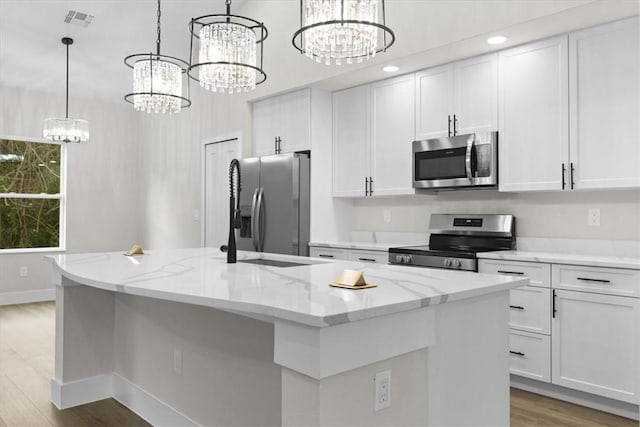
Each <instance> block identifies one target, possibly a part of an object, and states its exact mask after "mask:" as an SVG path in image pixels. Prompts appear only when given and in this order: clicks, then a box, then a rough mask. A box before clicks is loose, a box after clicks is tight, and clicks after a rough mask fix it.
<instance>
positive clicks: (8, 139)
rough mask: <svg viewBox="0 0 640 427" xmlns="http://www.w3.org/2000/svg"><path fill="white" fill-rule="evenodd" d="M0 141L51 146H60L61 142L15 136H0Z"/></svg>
mask: <svg viewBox="0 0 640 427" xmlns="http://www.w3.org/2000/svg"><path fill="white" fill-rule="evenodd" d="M0 139H5V140H7V141H23V142H39V143H41V144H52V145H62V146H64V144H62V141H50V140H48V139H45V138H35V137H31V136H17V135H4V134H0Z"/></svg>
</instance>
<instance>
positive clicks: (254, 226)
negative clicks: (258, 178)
mask: <svg viewBox="0 0 640 427" xmlns="http://www.w3.org/2000/svg"><path fill="white" fill-rule="evenodd" d="M257 207H258V189H257V188H256V189H255V191H254V192H253V198H252V199H251V242H252V243H253V250H254V251H256V252H257V251H258V211H257V210H256V208H257Z"/></svg>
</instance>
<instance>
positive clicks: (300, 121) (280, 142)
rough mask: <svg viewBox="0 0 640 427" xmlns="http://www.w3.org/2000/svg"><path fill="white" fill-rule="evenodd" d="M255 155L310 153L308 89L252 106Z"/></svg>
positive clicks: (309, 99)
mask: <svg viewBox="0 0 640 427" xmlns="http://www.w3.org/2000/svg"><path fill="white" fill-rule="evenodd" d="M253 144H254V154H255V155H256V156H265V155H269V154H279V153H290V152H295V151H303V150H309V148H310V144H311V90H310V89H302V90H299V91H295V92H290V93H286V94H284V95H279V96H275V97H273V98H268V99H265V100H262V101H258V102H255V103H254V104H253Z"/></svg>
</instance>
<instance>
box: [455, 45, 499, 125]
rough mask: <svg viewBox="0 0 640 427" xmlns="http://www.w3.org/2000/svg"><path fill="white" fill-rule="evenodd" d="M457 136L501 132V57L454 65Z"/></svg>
mask: <svg viewBox="0 0 640 427" xmlns="http://www.w3.org/2000/svg"><path fill="white" fill-rule="evenodd" d="M454 94H455V102H454V114H455V121H456V126H455V129H456V134H457V135H465V134H468V133H475V132H493V131H497V130H498V55H497V54H495V53H492V54H490V55H484V56H479V57H476V58H471V59H467V60H465V61H459V62H456V63H455V64H454Z"/></svg>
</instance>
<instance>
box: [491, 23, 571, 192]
mask: <svg viewBox="0 0 640 427" xmlns="http://www.w3.org/2000/svg"><path fill="white" fill-rule="evenodd" d="M498 62H499V73H500V81H499V84H498V87H499V122H500V126H499V143H498V150H499V173H500V175H499V179H498V182H499V187H500V190H501V191H525V190H561V189H562V188H563V186H566V177H567V176H568V175H567V174H566V173H565V174H564V177H563V169H564V170H566V168H568V167H569V162H568V160H569V114H568V112H569V110H568V108H569V104H568V103H569V99H568V95H569V92H568V84H569V82H568V71H567V65H568V41H567V36H561V37H556V38H552V39H548V40H543V41H540V42H536V43H531V44H527V45H524V46H519V47H516V48H513V49H508V50H504V51H502V52H500V53H499V54H498Z"/></svg>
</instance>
